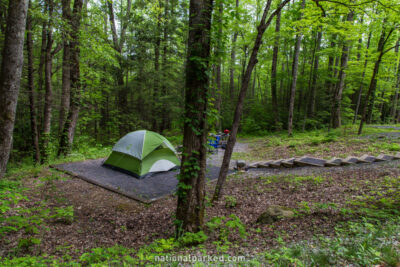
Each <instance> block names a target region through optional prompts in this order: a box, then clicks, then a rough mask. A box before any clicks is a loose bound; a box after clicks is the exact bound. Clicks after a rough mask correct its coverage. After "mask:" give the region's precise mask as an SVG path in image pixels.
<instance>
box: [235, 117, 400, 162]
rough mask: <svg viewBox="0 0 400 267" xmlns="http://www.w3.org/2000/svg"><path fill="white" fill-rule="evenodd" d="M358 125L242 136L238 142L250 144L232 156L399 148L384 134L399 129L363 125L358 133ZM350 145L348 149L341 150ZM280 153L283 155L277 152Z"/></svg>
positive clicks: (397, 141) (251, 158)
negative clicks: (362, 128)
mask: <svg viewBox="0 0 400 267" xmlns="http://www.w3.org/2000/svg"><path fill="white" fill-rule="evenodd" d="M357 130H358V128H357V126H355V125H354V126H353V125H348V126H343V127H342V128H339V129H330V130H328V129H320V130H314V131H307V132H295V133H294V134H293V136H292V137H288V135H287V132H286V131H282V132H278V133H276V132H275V133H269V134H268V133H267V134H265V135H263V136H250V135H241V136H240V138H239V140H238V142H244V143H248V144H249V148H250V149H249V151H245V152H234V153H233V155H232V158H233V159H242V160H247V161H266V160H268V159H271V158H282V157H283V158H286V157H301V156H303V155H313V154H317V155H318V156H319V157H321V156H325V157H327V158H330V157H331V154H332V153H333V154H334V155H335V156H339V157H347V156H350V154H351V155H355V156H357V155H362V154H365V153H369V154H373V155H377V154H380V153H388V154H390V153H395V152H398V151H400V139H399V138H397V137H396V138H392V137H391V136H385V135H383V133H391V132H398V130H396V129H392V128H372V127H365V128H364V131H363V133H362V135H360V136H359V135H357ZM349 146H351V152H349V151H347V152H349V153H350V154H349V153H343V151H342V150H343V149H344V148H346V147H349ZM280 153H282V155H280Z"/></svg>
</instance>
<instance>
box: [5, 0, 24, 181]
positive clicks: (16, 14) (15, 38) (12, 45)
mask: <svg viewBox="0 0 400 267" xmlns="http://www.w3.org/2000/svg"><path fill="white" fill-rule="evenodd" d="M27 10H28V0H10V1H9V4H8V18H7V28H6V30H5V38H4V48H3V57H2V62H1V72H0V107H1V109H0V178H2V177H3V176H4V173H5V171H6V166H7V163H8V159H9V157H10V151H11V147H12V139H13V130H14V122H15V112H16V109H17V102H18V93H19V86H20V81H21V74H22V65H23V61H24V57H23V49H24V32H25V27H26V15H27Z"/></svg>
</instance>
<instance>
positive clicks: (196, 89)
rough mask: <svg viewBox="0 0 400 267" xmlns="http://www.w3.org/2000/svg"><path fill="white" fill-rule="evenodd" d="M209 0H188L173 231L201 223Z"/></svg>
mask: <svg viewBox="0 0 400 267" xmlns="http://www.w3.org/2000/svg"><path fill="white" fill-rule="evenodd" d="M212 7H213V1H212V0H201V1H199V0H191V1H190V9H189V10H190V14H189V37H188V53H187V68H186V93H185V120H184V134H183V147H184V153H183V157H182V164H181V171H180V176H179V184H178V185H179V186H178V193H177V194H178V205H177V209H176V221H177V227H176V233H177V235H181V234H182V233H183V232H197V231H200V230H201V229H202V227H203V225H204V208H205V206H204V197H205V171H206V157H207V151H206V146H205V145H206V138H207V129H206V126H207V117H206V116H207V97H208V84H209V77H208V74H207V70H208V65H209V57H210V39H211V38H210V31H211V14H212Z"/></svg>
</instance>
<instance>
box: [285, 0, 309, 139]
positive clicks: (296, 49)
mask: <svg viewBox="0 0 400 267" xmlns="http://www.w3.org/2000/svg"><path fill="white" fill-rule="evenodd" d="M304 6H305V0H303V1H302V4H301V8H302V9H304ZM301 39H302V34H301V33H297V35H296V45H295V47H294V56H293V65H292V84H291V86H290V100H289V119H288V136H292V135H293V111H294V100H295V96H296V87H297V74H298V67H299V54H300V45H301Z"/></svg>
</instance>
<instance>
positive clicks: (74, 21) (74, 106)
mask: <svg viewBox="0 0 400 267" xmlns="http://www.w3.org/2000/svg"><path fill="white" fill-rule="evenodd" d="M82 5H83V0H75V2H74V7H73V11H72V16H71V21H70V25H71V42H70V49H71V58H70V60H71V101H70V106H69V112H68V117H67V120H66V122H65V125H64V129H63V133H62V135H61V139H60V146H59V150H58V155H61V154H63V155H67V154H68V153H69V151H70V150H71V147H72V143H73V141H74V135H75V128H76V124H77V122H78V115H79V109H80V105H81V90H82V88H81V87H82V85H81V80H80V64H79V57H80V47H79V29H80V26H81V18H82Z"/></svg>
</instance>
